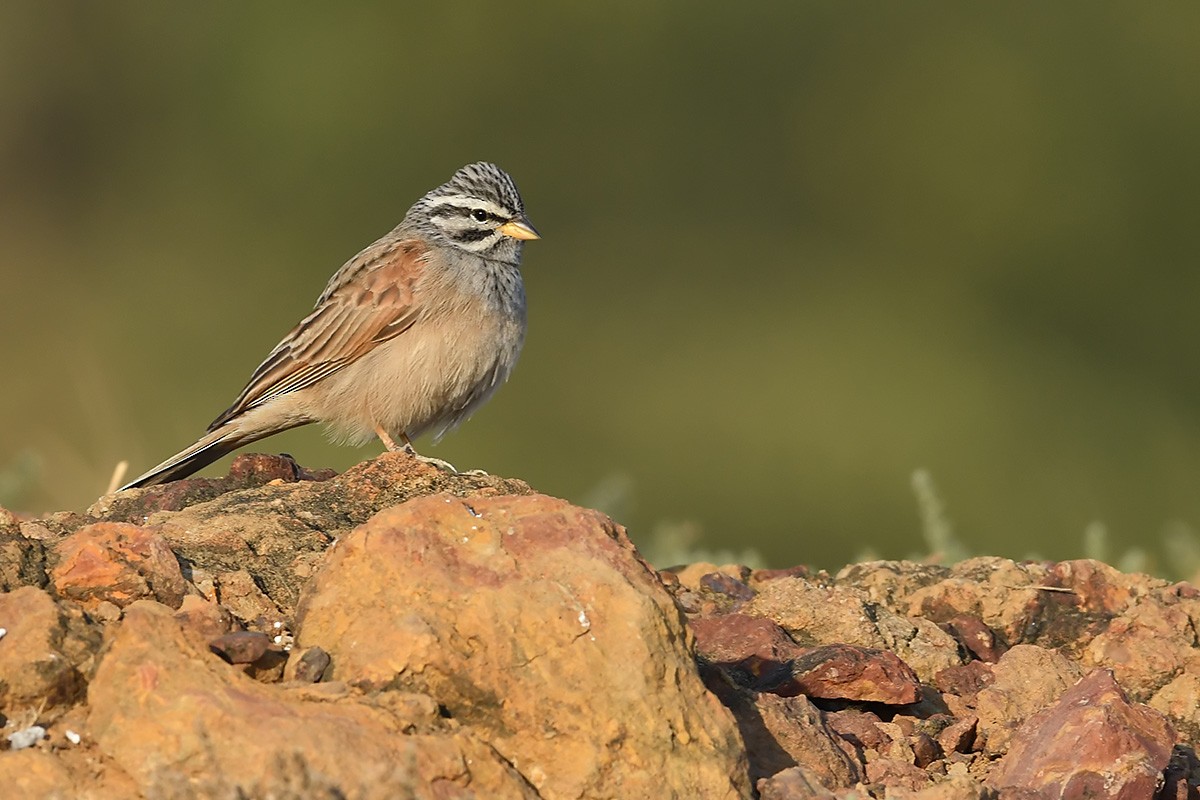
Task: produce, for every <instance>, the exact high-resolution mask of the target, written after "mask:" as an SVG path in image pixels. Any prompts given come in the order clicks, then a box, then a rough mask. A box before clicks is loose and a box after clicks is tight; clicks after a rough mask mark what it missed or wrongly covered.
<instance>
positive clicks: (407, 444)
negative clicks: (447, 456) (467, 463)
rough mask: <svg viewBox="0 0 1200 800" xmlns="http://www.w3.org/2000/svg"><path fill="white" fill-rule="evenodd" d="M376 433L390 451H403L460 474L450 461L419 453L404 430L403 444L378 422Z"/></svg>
mask: <svg viewBox="0 0 1200 800" xmlns="http://www.w3.org/2000/svg"><path fill="white" fill-rule="evenodd" d="M375 435H376V436H378V437H379V441H381V442H383V446H384V447H386V448H387V451H388V452H389V453H398V452H400V451H403V452H405V453H408V454H409V455H410V456H412V457H413V458H415V459H417V460H418V461H423V462H425V463H426V464H430V465H432V466H435V467H437V468H438V469H442V470H445V471H446V472H451V473H454V474H455V475H457V474H458V470H457V469H455V468H454V465H453V464H451V463H450V462H449V461H442V460H441V459H440V458H430V457H429V456H423V455H421V454H420V453H418V452H417V451H416V450H415V449H414V448H413V445H412V440H410V439H409V438H408V434H406V433H405V432H404V431H400V441H402V442H404V444H402V445H399V444H396V442H395V441H394V440H393V439H392V437H391V436H388V432H387V431H385V430H384V429H383V428H382V427H380V426H379V424H378V423H376V425H375Z"/></svg>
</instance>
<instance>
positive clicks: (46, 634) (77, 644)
mask: <svg viewBox="0 0 1200 800" xmlns="http://www.w3.org/2000/svg"><path fill="white" fill-rule="evenodd" d="M0 625H2V626H3V627H4V628H5V630H6V633H5V635H4V638H3V639H0V711H2V712H3V716H7V717H9V718H19V717H21V716H23V715H26V714H30V713H31V714H32V717H33V718H31V719H30V720H29V722H30V723H32V722H33V721H34V718H36V719H37V720H40V721H44V722H50V721H53V720H54V719H57V717H58V716H60V715H61V714H62V713H63V712H64V711H65V710H66V709H67V708H69V707H70V706H71V705H72V704H73V703H74V702H75V701H76V700H77V699H78V698H79V697H81V696H82V694H83V692H84V688H85V685H84V681H85V679H84V675H85V674H86V673H87V672H88V670H89V669H90V667H91V663H92V659H93V658H94V653H95V651H96V650H97V649H98V648H99V646H100V634H99V632H98V631H97V630H95V629H94V628H92V627H90V626H89V625H88V624H87V622H86V621H85V620H84V618H83V614H82V613H80V611H79V610H78V609H76V608H72V607H71V606H69V605H67V604H63V603H56V602H55V601H54V599H53V598H51V597H50V595H48V594H47V593H46V592H44V591H42V590H41V589H35V588H33V587H31V586H25V587H21V588H19V589H16V590H14V591H12V592H8V593H6V594H0Z"/></svg>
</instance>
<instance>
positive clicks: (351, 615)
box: [0, 454, 1200, 800]
mask: <svg viewBox="0 0 1200 800" xmlns="http://www.w3.org/2000/svg"><path fill="white" fill-rule="evenodd" d="M0 629H3V632H2V633H0V725H2V730H0V796H5V797H7V796H17V797H24V796H29V797H48V798H54V797H63V798H87V799H95V800H110V799H113V800H115V799H117V798H138V797H143V798H147V797H148V798H158V797H164V798H167V797H169V798H174V797H277V798H308V797H341V796H344V797H355V798H356V797H367V798H370V797H389V798H390V797H414V798H426V797H427V798H472V797H477V798H491V797H499V798H506V797H514V798H523V797H529V798H532V797H542V798H559V797H571V798H575V797H589V798H590V797H597V798H605V797H612V798H627V797H628V798H640V797H654V798H660V797H661V798H670V797H679V798H699V797H703V798H708V797H752V796H754V794H755V793H756V791H757V792H758V793H761V797H764V798H774V799H775V800H784V799H785V798H822V799H823V800H828V799H829V798H839V799H840V800H850V798H855V799H856V800H857V799H859V798H867V797H874V798H881V799H882V798H921V799H922V800H956V799H957V798H972V799H978V800H982V798H989V800H1018V799H1022V798H1030V799H1031V798H1049V797H1155V798H1179V799H1180V800H1183V799H1184V798H1187V799H1188V800H1200V760H1198V759H1197V758H1196V754H1195V750H1194V747H1195V744H1196V741H1197V738H1196V737H1197V736H1198V735H1200V713H1198V712H1197V710H1196V709H1197V707H1198V705H1200V700H1198V699H1197V698H1200V641H1198V635H1197V630H1200V591H1198V590H1197V589H1196V588H1194V587H1192V586H1190V585H1188V584H1168V583H1166V582H1164V581H1159V580H1155V579H1153V578H1149V577H1147V576H1143V575H1122V574H1121V573H1119V572H1117V571H1116V570H1114V569H1112V568H1111V567H1108V566H1106V565H1104V564H1100V563H1098V562H1093V561H1068V562H1062V563H1056V564H1055V563H1014V562H1012V561H1007V560H1004V559H998V558H976V559H971V560H969V561H965V562H962V563H960V564H956V565H954V566H950V567H945V566H937V565H929V564H915V563H911V562H872V563H865V564H855V565H852V566H849V567H846V568H845V569H843V570H841V571H840V572H839V573H838V574H837V575H835V576H830V575H828V574H826V573H823V572H815V571H812V570H809V569H806V568H803V567H793V568H788V569H780V570H751V569H749V568H747V567H744V566H740V565H736V564H727V565H723V566H715V565H712V564H692V565H685V566H682V567H679V568H677V569H673V570H670V571H664V572H662V573H656V572H654V570H652V569H651V568H649V567H648V566H647V565H646V564H645V563H644V562H642V561H641V559H640V558H639V557H638V555H637V553H636V550H635V549H634V548H633V546H632V545H631V544H630V542H629V540H628V539H627V538H626V537H625V533H624V531H623V530H622V529H621V528H620V527H619V526H617V525H615V524H614V523H612V522H611V521H610V520H608V519H607V518H606V517H604V516H603V515H601V514H598V513H596V512H593V511H588V510H586V509H581V508H577V507H574V506H571V505H570V504H568V503H565V502H563V501H560V500H555V499H553V498H548V497H544V496H539V495H536V494H534V493H533V492H532V491H531V490H530V488H529V487H528V486H526V485H525V484H523V483H521V482H520V481H513V480H506V479H502V478H496V477H492V476H488V475H483V474H464V475H454V474H449V473H446V472H443V471H441V470H438V469H436V468H434V467H432V466H430V465H428V464H425V463H422V462H419V461H416V460H414V459H412V458H410V457H407V456H405V455H403V454H389V455H384V456H381V457H380V458H377V459H375V460H374V461H371V462H368V463H365V464H362V465H359V466H358V467H355V468H354V469H352V470H349V471H347V472H346V473H345V474H343V475H334V474H333V473H330V472H327V471H322V472H315V471H308V470H305V469H303V468H302V467H299V466H298V465H296V464H295V463H294V462H293V461H291V460H290V459H287V458H279V457H270V456H245V457H242V458H239V459H237V460H236V461H235V462H234V465H233V468H232V470H231V473H230V475H229V476H228V477H226V478H217V479H194V480H188V481H181V482H179V483H175V484H169V485H167V486H162V487H153V488H151V489H146V490H135V491H131V492H125V493H122V494H119V495H113V496H109V497H105V498H101V500H100V501H98V502H97V503H96V504H95V505H94V506H93V507H92V508H91V509H89V510H88V512H87V513H86V514H79V513H57V514H52V515H49V516H46V517H43V518H40V519H35V518H33V517H32V516H29V515H21V514H14V513H12V512H9V511H5V510H3V509H0ZM693 637H694V638H693ZM34 726H39V727H40V728H44V729H45V734H44V735H42V734H40V733H39V735H38V736H34V737H32V738H30V739H29V740H28V742H26V744H28V745H29V746H27V747H24V748H23V749H12V748H10V747H9V743H8V739H7V737H8V736H9V735H11V734H13V733H16V732H19V731H24V730H29V729H32V728H34Z"/></svg>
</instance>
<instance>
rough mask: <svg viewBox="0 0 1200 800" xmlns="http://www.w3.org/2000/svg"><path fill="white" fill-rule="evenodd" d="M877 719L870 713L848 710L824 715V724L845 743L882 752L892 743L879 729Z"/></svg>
mask: <svg viewBox="0 0 1200 800" xmlns="http://www.w3.org/2000/svg"><path fill="white" fill-rule="evenodd" d="M879 721H880V720H879V717H878V716H876V715H875V714H872V713H871V712H870V711H859V710H857V709H853V708H848V709H845V710H843V711H834V712H831V713H828V714H826V715H825V724H826V725H828V726H829V728H830V729H831V730H832V731H833V732H834V733H836V734H837V735H838V736H840V737H842V738H843V739H845V740H846V741H848V742H850V743H851V744H852V745H854V746H855V747H858V748H860V749H863V750H882V749H883V748H884V747H886V746H887V745H889V744H891V743H892V737H890V736H888V735H887V733H885V732H884V731H883V730H882V729H880V727H879Z"/></svg>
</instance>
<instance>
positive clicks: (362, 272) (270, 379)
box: [209, 239, 426, 431]
mask: <svg viewBox="0 0 1200 800" xmlns="http://www.w3.org/2000/svg"><path fill="white" fill-rule="evenodd" d="M425 255H426V249H425V247H424V245H422V244H420V243H419V242H417V241H415V240H412V239H401V240H396V239H391V240H383V241H380V242H376V243H375V244H373V245H371V246H370V247H368V248H367V249H366V250H364V251H362V252H361V253H359V254H358V255H357V256H355V257H354V258H353V259H351V260H350V261H349V262H347V263H346V265H345V266H343V267H342V268H341V269H340V270H338V272H337V274H336V275H334V276H333V278H332V279H331V280H330V281H329V285H328V286H327V287H326V288H325V291H324V292H323V293H322V294H321V297H320V299H318V300H317V305H316V307H315V308H314V309H313V310H312V313H310V314H309V315H308V316H307V317H305V318H304V319H303V320H301V321H300V323H299V324H298V325H296V327H295V328H293V329H292V330H291V332H290V333H288V335H287V336H285V337H283V340H282V341H281V342H280V343H279V344H278V345H276V346H275V349H274V350H272V351H271V353H270V355H268V356H267V358H266V359H265V360H264V361H263V362H262V364H260V365H259V366H258V369H256V370H255V371H254V374H253V375H251V376H250V381H249V383H247V384H246V388H245V389H243V390H242V393H241V395H239V396H238V399H237V400H236V401H235V402H234V404H233V405H232V406H230V407H229V408H228V409H226V411H225V412H224V413H222V414H221V415H220V416H219V417H217V418H216V419H215V420H214V421H213V423H212V425H210V426H209V430H210V431H211V430H215V429H216V428H219V427H220V426H222V425H224V424H225V423H226V422H229V421H230V420H231V419H233V418H234V417H237V416H238V415H240V414H243V413H245V412H246V411H248V410H249V409H252V408H256V407H258V406H261V405H263V404H264V403H267V402H269V401H271V400H272V399H274V398H276V397H279V396H280V395H284V394H287V393H289V392H295V391H299V390H300V389H303V388H305V387H307V386H311V385H312V384H314V383H316V382H317V381H319V380H321V379H323V378H326V377H328V376H330V375H332V374H333V373H335V372H337V371H338V370H339V369H342V368H343V367H345V366H346V365H347V364H351V363H353V362H355V361H357V360H358V359H360V358H362V357H363V356H364V355H366V354H367V353H369V352H370V351H371V350H372V349H374V348H375V347H376V346H377V345H379V344H381V343H383V342H386V341H388V340H389V339H392V338H394V337H396V336H399V335H400V334H402V333H403V332H404V331H406V330H408V328H409V327H411V326H412V324H413V323H414V322H415V321H416V319H417V317H418V315H419V314H420V312H421V309H420V308H419V307H418V306H417V304H416V302H415V301H414V298H413V287H414V286H415V284H416V282H417V280H418V279H419V278H420V276H421V273H422V271H423V269H424V266H425Z"/></svg>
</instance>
